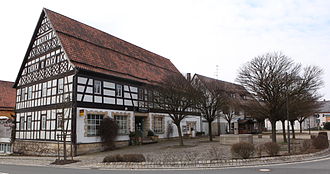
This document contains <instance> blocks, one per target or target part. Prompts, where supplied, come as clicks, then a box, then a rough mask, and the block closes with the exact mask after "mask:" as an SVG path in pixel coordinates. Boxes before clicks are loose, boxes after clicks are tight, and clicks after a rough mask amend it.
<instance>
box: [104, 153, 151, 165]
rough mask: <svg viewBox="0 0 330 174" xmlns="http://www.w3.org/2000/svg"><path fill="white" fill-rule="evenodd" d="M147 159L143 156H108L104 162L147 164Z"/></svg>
mask: <svg viewBox="0 0 330 174" xmlns="http://www.w3.org/2000/svg"><path fill="white" fill-rule="evenodd" d="M145 161H146V159H145V157H144V156H143V155H142V154H124V155H119V154H117V155H108V156H106V157H104V159H103V162H104V163H109V162H145Z"/></svg>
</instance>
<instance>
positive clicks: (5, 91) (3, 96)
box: [0, 81, 16, 111]
mask: <svg viewBox="0 0 330 174" xmlns="http://www.w3.org/2000/svg"><path fill="white" fill-rule="evenodd" d="M13 85H14V82H7V81H0V110H2V111H11V110H14V108H15V102H16V89H15V88H13Z"/></svg>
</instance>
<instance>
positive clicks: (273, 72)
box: [237, 53, 322, 142]
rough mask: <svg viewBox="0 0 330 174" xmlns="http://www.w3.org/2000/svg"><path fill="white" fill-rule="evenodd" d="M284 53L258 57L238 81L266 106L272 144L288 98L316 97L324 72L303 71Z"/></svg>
mask: <svg viewBox="0 0 330 174" xmlns="http://www.w3.org/2000/svg"><path fill="white" fill-rule="evenodd" d="M301 70H302V66H301V65H300V64H296V63H294V62H293V60H292V59H290V58H288V57H287V56H285V55H283V54H282V53H267V54H264V55H261V56H258V57H255V58H254V59H252V60H251V61H250V62H248V63H246V64H245V65H244V66H243V67H242V68H241V69H240V71H239V75H238V77H237V81H238V82H240V83H241V84H242V85H243V86H244V87H245V88H246V89H248V90H249V91H250V92H251V93H253V95H255V96H257V99H258V100H260V101H262V102H263V103H264V104H263V105H262V106H263V110H265V111H267V114H266V115H267V118H268V119H269V121H270V122H271V125H272V141H273V142H276V121H278V120H280V119H281V117H283V108H285V105H286V101H287V100H286V99H287V97H289V98H292V97H293V96H296V95H299V94H301V93H304V91H308V93H311V94H316V93H317V90H318V89H319V88H320V86H321V85H322V80H321V77H320V75H321V74H322V70H320V69H319V68H318V67H314V66H309V67H306V68H304V71H303V72H302V73H301Z"/></svg>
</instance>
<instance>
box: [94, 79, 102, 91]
mask: <svg viewBox="0 0 330 174" xmlns="http://www.w3.org/2000/svg"><path fill="white" fill-rule="evenodd" d="M93 92H94V94H99V95H102V81H100V80H94V86H93Z"/></svg>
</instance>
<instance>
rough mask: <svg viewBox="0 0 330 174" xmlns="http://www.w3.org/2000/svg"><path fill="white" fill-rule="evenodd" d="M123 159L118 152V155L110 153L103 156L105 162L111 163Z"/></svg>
mask: <svg viewBox="0 0 330 174" xmlns="http://www.w3.org/2000/svg"><path fill="white" fill-rule="evenodd" d="M121 161H123V159H122V156H121V155H119V154H117V155H108V156H106V157H104V158H103V162H104V163H110V162H121Z"/></svg>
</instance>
